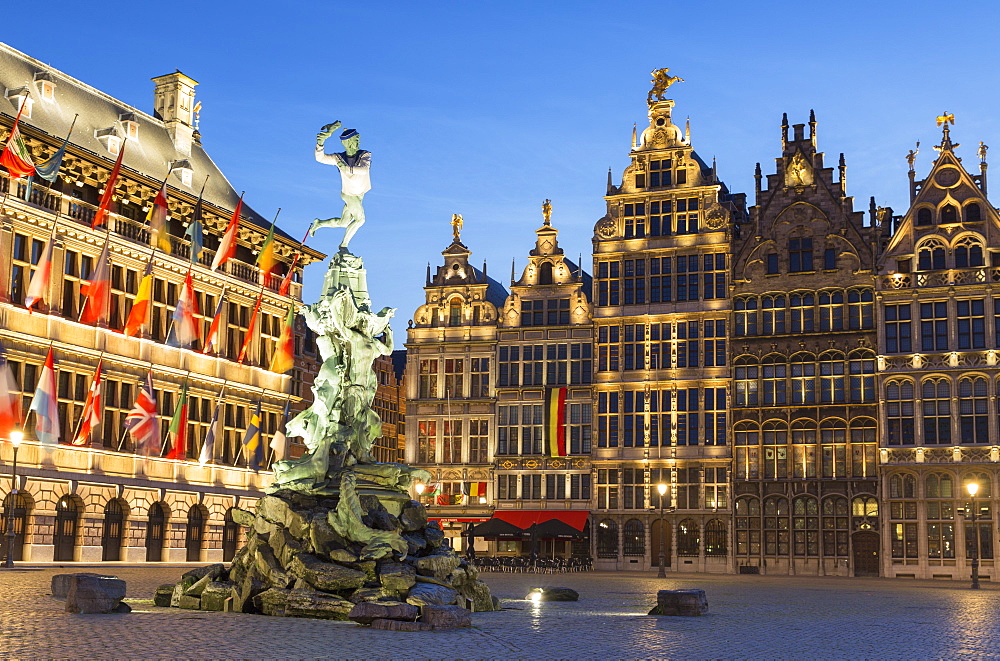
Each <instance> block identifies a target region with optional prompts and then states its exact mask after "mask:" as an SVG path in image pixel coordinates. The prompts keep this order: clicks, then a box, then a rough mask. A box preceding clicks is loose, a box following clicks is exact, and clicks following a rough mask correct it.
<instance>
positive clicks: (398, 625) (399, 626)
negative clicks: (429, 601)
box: [372, 620, 434, 631]
mask: <svg viewBox="0 0 1000 661" xmlns="http://www.w3.org/2000/svg"><path fill="white" fill-rule="evenodd" d="M372 629H385V630H386V631H433V630H434V627H432V626H431V625H429V624H427V623H426V622H403V621H401V620H372Z"/></svg>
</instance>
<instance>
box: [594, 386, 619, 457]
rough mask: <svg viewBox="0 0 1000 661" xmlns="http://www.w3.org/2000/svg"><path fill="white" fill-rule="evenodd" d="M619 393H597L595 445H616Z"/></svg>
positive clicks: (607, 446)
mask: <svg viewBox="0 0 1000 661" xmlns="http://www.w3.org/2000/svg"><path fill="white" fill-rule="evenodd" d="M619 394H620V393H618V392H600V393H598V394H597V447H600V448H616V447H618V431H619V430H618V422H619V418H618V416H619V399H620V398H619Z"/></svg>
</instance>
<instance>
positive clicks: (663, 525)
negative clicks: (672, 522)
mask: <svg viewBox="0 0 1000 661" xmlns="http://www.w3.org/2000/svg"><path fill="white" fill-rule="evenodd" d="M656 490H657V491H659V492H660V573H659V574H657V575H656V576H657V578H666V577H667V570H666V568H665V567H664V566H663V547H664V546H666V543H667V534H666V533H667V522H666V521H665V520H664V519H663V496H665V495H666V494H667V485H666V484H664V483H663V482H660V483H659V484H657V485H656Z"/></svg>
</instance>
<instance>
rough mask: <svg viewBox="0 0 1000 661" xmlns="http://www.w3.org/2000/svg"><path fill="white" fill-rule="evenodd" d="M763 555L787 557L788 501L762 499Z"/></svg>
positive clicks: (776, 498) (776, 497) (782, 499)
mask: <svg viewBox="0 0 1000 661" xmlns="http://www.w3.org/2000/svg"><path fill="white" fill-rule="evenodd" d="M763 510H764V517H763V519H764V526H763V528H764V555H769V556H787V555H789V543H790V534H789V520H788V519H789V511H788V499H787V498H783V497H781V496H771V497H769V498H765V499H764V507H763Z"/></svg>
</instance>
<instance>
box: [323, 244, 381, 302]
mask: <svg viewBox="0 0 1000 661" xmlns="http://www.w3.org/2000/svg"><path fill="white" fill-rule="evenodd" d="M340 289H347V290H349V291H350V292H351V294H353V296H354V304H355V305H357V307H358V309H364V310H366V309H368V308H370V307H371V299H370V298H369V297H368V275H367V271H366V270H365V263H364V260H362V259H361V258H360V257H358V256H357V255H352V254H351V253H349V252H338V253H337V254H335V255H334V256H333V257H332V258H331V259H330V266H329V267H328V268H327V270H326V275H325V276H324V277H323V296H324V297H327V296H332V295H333V294H334V293H335V292H337V291H338V290H340Z"/></svg>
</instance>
